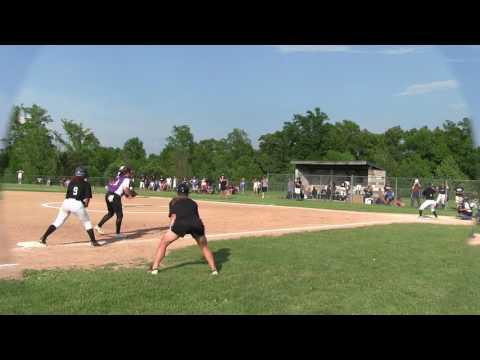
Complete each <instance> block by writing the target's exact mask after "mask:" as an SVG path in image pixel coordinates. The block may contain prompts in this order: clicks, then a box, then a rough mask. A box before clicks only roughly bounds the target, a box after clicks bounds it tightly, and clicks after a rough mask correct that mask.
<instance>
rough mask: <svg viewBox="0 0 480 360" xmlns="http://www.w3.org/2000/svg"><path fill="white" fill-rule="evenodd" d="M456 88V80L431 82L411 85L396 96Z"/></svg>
mask: <svg viewBox="0 0 480 360" xmlns="http://www.w3.org/2000/svg"><path fill="white" fill-rule="evenodd" d="M456 88H458V82H457V81H456V80H442V81H432V82H429V83H423V84H413V85H410V86H409V87H407V88H406V89H405V91H403V92H401V93H400V94H397V96H410V95H420V94H427V93H430V92H433V91H441V90H449V89H456Z"/></svg>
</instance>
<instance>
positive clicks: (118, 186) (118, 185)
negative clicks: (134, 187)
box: [95, 166, 134, 240]
mask: <svg viewBox="0 0 480 360" xmlns="http://www.w3.org/2000/svg"><path fill="white" fill-rule="evenodd" d="M131 177H132V169H130V168H129V167H126V166H122V167H120V169H119V170H118V174H117V177H116V178H115V180H114V181H112V182H111V183H109V184H108V188H107V193H106V194H105V202H106V204H107V209H108V213H107V214H106V215H105V216H104V217H103V218H102V220H100V222H99V223H98V225H97V226H95V230H96V231H97V232H98V233H100V234H105V232H104V231H103V230H102V226H103V224H105V223H106V222H107V221H108V220H110V219H111V218H112V217H113V215H116V216H117V221H116V223H115V225H116V233H115V238H116V239H117V240H120V239H122V235H120V228H121V226H122V220H123V209H122V196H123V195H125V196H127V197H129V198H131V197H133V196H134V193H132V191H131V190H130V181H131Z"/></svg>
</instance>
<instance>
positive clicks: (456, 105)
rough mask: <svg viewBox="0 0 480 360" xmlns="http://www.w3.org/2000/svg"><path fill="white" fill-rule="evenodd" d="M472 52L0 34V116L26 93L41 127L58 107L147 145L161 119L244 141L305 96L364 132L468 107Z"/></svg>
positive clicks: (105, 133) (427, 121)
mask: <svg viewBox="0 0 480 360" xmlns="http://www.w3.org/2000/svg"><path fill="white" fill-rule="evenodd" d="M479 64H480V46H438V47H435V46H409V45H404V46H346V45H342V46H339V45H333V46H328V45H327V46H325V45H313V46H312V45H278V46H270V45H269V46H200V45H197V46H42V47H38V46H0V74H1V78H0V79H1V81H0V128H1V129H3V130H5V124H6V118H7V115H8V111H9V109H10V107H11V105H12V104H13V103H15V104H19V103H24V104H25V105H31V104H32V103H37V104H39V105H41V106H42V107H44V108H46V109H48V111H49V113H50V114H51V115H52V117H53V118H54V120H55V122H54V123H53V124H52V125H51V127H52V128H55V129H59V125H60V119H61V118H68V119H72V120H76V121H80V122H82V123H83V124H84V125H85V126H86V127H88V128H91V129H93V130H94V132H95V134H96V135H97V136H98V138H99V139H100V141H101V142H102V144H104V145H109V146H122V145H123V143H124V142H125V141H126V140H127V139H128V138H130V137H133V136H138V137H140V138H141V139H142V140H143V141H144V144H145V148H146V150H147V152H148V153H158V152H159V151H160V150H161V148H162V147H163V145H164V144H165V138H166V137H167V136H168V135H169V134H170V132H171V129H172V127H173V125H183V124H187V125H190V126H191V128H192V132H193V133H194V136H195V138H196V139H197V140H200V139H205V138H211V137H214V138H219V137H224V136H225V135H226V134H227V133H228V132H229V131H231V129H233V128H234V127H238V128H242V129H244V130H246V131H247V133H248V134H249V135H250V137H251V139H252V141H253V142H254V143H256V140H257V139H258V137H259V136H260V135H262V134H264V133H266V132H272V131H275V130H278V129H281V127H282V125H283V122H284V121H289V120H291V119H292V116H293V114H294V113H304V112H305V111H307V110H309V109H313V108H314V107H317V106H318V107H320V108H321V110H322V111H324V112H326V113H327V114H328V115H329V117H330V119H331V121H332V122H336V121H341V120H344V119H349V120H353V121H355V122H357V123H358V124H359V125H360V126H361V127H362V128H367V129H369V130H370V131H374V132H380V131H384V130H386V129H388V128H389V127H392V126H397V125H400V126H402V128H405V129H408V128H412V127H419V126H423V125H427V126H429V127H435V126H438V125H441V124H442V122H443V121H444V120H447V119H449V120H452V121H459V120H461V119H462V118H463V117H464V116H473V117H474V119H475V118H478V116H475V115H476V114H480V101H479V95H478V94H479V90H480V88H479V87H480V85H479V84H480V74H479V73H480V72H479V71H477V67H478V65H479ZM477 128H479V129H480V126H478V127H477ZM476 133H477V131H476ZM479 138H480V136H479Z"/></svg>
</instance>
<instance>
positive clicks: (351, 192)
mask: <svg viewBox="0 0 480 360" xmlns="http://www.w3.org/2000/svg"><path fill="white" fill-rule="evenodd" d="M350 180H351V182H350V203H351V204H353V174H352V175H351V176H350Z"/></svg>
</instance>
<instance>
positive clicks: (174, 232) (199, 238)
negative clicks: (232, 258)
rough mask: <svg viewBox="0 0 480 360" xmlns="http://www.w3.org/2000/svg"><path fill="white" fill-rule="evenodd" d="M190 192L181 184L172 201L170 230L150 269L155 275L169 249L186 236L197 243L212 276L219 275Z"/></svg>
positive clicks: (163, 237)
mask: <svg viewBox="0 0 480 360" xmlns="http://www.w3.org/2000/svg"><path fill="white" fill-rule="evenodd" d="M188 192H189V189H188V185H187V184H185V183H180V184H179V185H178V187H177V194H178V195H177V197H176V198H174V199H172V201H170V205H169V208H170V211H169V214H168V216H169V217H170V229H169V230H168V231H167V232H166V233H164V234H163V236H162V239H161V240H160V244H159V245H158V249H157V253H156V254H155V260H154V262H153V265H152V267H151V268H150V272H151V273H152V274H153V275H156V274H157V273H158V266H159V265H160V263H161V262H162V260H163V258H164V257H165V253H166V251H167V247H168V246H169V245H170V244H171V243H172V242H174V241H175V240H177V239H178V238H180V237H182V238H183V237H184V236H185V235H186V234H190V235H192V237H193V238H194V239H195V241H196V242H197V244H198V246H199V247H200V249H201V250H202V253H203V256H204V257H205V259H206V260H207V262H208V265H209V266H210V269H211V271H212V275H218V271H217V267H216V264H215V259H214V256H213V253H212V251H211V250H210V249H209V248H208V245H207V238H206V236H205V226H204V225H203V222H202V219H201V218H200V215H199V214H198V205H197V203H196V202H195V201H193V200H192V199H190V198H189V197H188Z"/></svg>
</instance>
